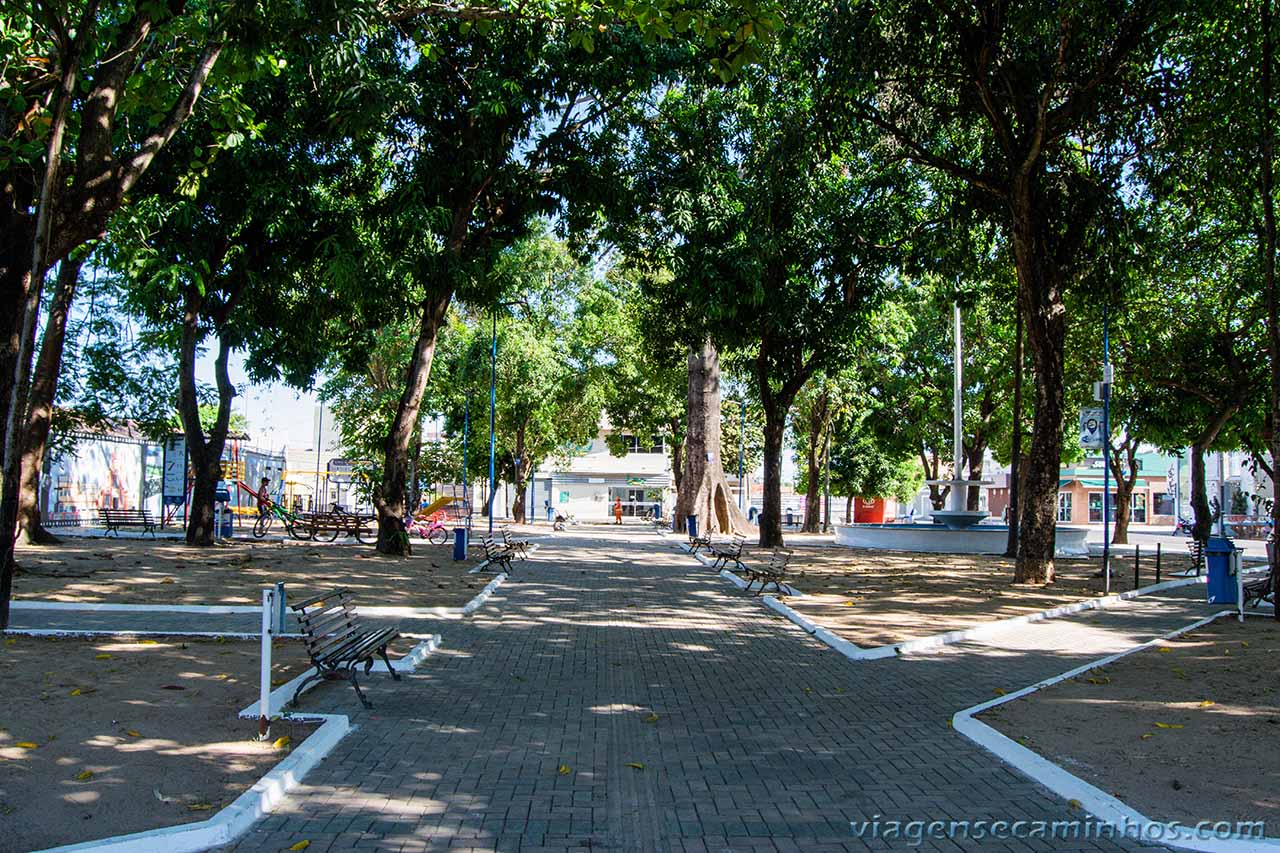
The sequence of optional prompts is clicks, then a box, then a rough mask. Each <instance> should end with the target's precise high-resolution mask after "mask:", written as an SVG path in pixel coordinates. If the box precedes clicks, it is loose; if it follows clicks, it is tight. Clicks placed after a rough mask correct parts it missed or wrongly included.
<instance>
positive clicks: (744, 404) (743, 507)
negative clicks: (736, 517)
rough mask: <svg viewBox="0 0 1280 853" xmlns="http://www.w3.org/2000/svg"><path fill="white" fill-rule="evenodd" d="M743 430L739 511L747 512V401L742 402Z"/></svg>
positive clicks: (739, 455) (740, 437)
mask: <svg viewBox="0 0 1280 853" xmlns="http://www.w3.org/2000/svg"><path fill="white" fill-rule="evenodd" d="M741 404H742V429H741V430H740V431H739V432H738V509H740V510H742V511H743V512H746V511H747V505H746V499H747V494H746V490H745V488H744V486H743V482H744V481H743V476H742V460H743V454H744V453H745V451H746V448H747V401H746V400H742V401H741Z"/></svg>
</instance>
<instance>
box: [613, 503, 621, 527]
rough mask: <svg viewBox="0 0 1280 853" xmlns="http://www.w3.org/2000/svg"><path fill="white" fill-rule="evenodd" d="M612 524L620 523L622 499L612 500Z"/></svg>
mask: <svg viewBox="0 0 1280 853" xmlns="http://www.w3.org/2000/svg"><path fill="white" fill-rule="evenodd" d="M613 523H614V524H621V523H622V498H614V499H613Z"/></svg>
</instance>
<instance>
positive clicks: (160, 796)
mask: <svg viewBox="0 0 1280 853" xmlns="http://www.w3.org/2000/svg"><path fill="white" fill-rule="evenodd" d="M151 793H153V794H155V795H156V799H157V800H159V801H160V802H162V803H172V802H173V797H166V796H165V795H164V794H162V793H160V789H159V788H156V789H155V790H153V791H152V792H151Z"/></svg>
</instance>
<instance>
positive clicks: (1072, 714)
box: [982, 618, 1280, 836]
mask: <svg viewBox="0 0 1280 853" xmlns="http://www.w3.org/2000/svg"><path fill="white" fill-rule="evenodd" d="M1277 656H1280V623H1276V622H1275V621H1274V620H1271V619H1262V618H1249V619H1248V620H1246V621H1245V623H1244V624H1243V625H1241V624H1240V623H1238V622H1237V621H1235V620H1234V619H1219V620H1218V621H1216V622H1213V623H1210V624H1209V625H1207V626H1205V627H1204V628H1202V629H1200V630H1199V631H1196V632H1194V633H1192V634H1187V635H1184V636H1183V637H1180V638H1178V639H1175V640H1171V641H1169V642H1167V643H1162V644H1160V645H1159V646H1157V647H1156V648H1154V649H1151V650H1148V651H1143V652H1139V653H1137V654H1134V655H1130V656H1129V657H1126V658H1122V659H1121V660H1119V661H1117V662H1115V663H1114V664H1112V665H1111V666H1108V667H1106V668H1105V669H1098V670H1093V671H1091V672H1089V673H1086V674H1084V675H1081V676H1079V677H1077V678H1075V679H1072V680H1069V681H1064V682H1062V683H1060V684H1055V685H1054V686H1053V687H1049V688H1046V689H1045V690H1041V691H1039V692H1037V693H1033V694H1031V695H1030V696H1028V697H1026V698H1023V699H1019V700H1017V701H1014V702H1010V703H1008V704H1006V705H1001V706H999V707H997V708H993V709H992V710H991V711H988V712H987V713H985V714H983V715H982V719H983V721H984V722H986V723H988V724H990V725H992V726H994V727H995V728H997V729H999V730H1000V731H1001V732H1003V733H1004V734H1005V735H1007V736H1008V737H1011V738H1013V739H1015V740H1017V741H1019V742H1021V743H1022V744H1024V745H1025V746H1027V747H1029V748H1030V749H1033V750H1035V751H1036V752H1039V753H1040V754H1042V755H1044V756H1045V757H1046V758H1049V759H1051V760H1053V761H1055V762H1057V763H1058V764H1060V765H1062V766H1063V767H1065V768H1066V769H1067V770H1068V771H1070V772H1072V773H1074V774H1076V775H1077V776H1080V777H1081V778H1083V779H1085V780H1087V781H1089V782H1091V783H1092V784H1094V785H1097V786H1098V787H1099V788H1101V789H1102V790H1104V791H1108V792H1111V793H1113V794H1115V796H1117V797H1119V798H1120V799H1121V800H1123V801H1124V802H1126V803H1128V804H1129V805H1130V806H1133V807H1134V808H1135V809H1137V810H1138V811H1139V812H1141V813H1143V814H1144V815H1146V816H1147V817H1149V818H1151V819H1152V820H1179V821H1182V822H1187V823H1195V822H1197V821H1200V820H1210V821H1218V820H1228V821H1237V820H1247V821H1254V820H1265V821H1267V824H1268V827H1267V829H1268V832H1267V834H1268V835H1272V836H1274V835H1277V834H1280V749H1277V748H1276V746H1277V743H1280V681H1277V680H1276V677H1275V665H1276V660H1277Z"/></svg>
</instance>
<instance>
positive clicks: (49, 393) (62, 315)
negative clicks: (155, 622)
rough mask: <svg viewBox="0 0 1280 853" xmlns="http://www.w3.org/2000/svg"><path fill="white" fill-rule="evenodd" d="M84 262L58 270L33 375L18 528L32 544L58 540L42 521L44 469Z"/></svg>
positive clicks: (67, 262)
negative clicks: (74, 303)
mask: <svg viewBox="0 0 1280 853" xmlns="http://www.w3.org/2000/svg"><path fill="white" fill-rule="evenodd" d="M82 265H83V262H82V261H79V260H72V259H71V258H68V259H66V260H65V261H63V262H62V266H61V267H60V268H59V270H58V280H57V285H56V287H55V290H54V294H53V302H52V303H51V304H50V306H49V320H48V322H47V323H46V324H45V330H44V340H43V341H42V342H41V344H40V356H39V359H38V360H37V361H36V367H35V373H34V374H32V380H31V392H30V394H29V395H28V399H27V417H26V429H25V435H24V436H23V448H22V483H21V489H20V492H19V495H18V526H19V528H20V529H21V531H22V533H23V536H24V538H25V540H26V541H27V542H28V543H30V544H52V543H55V542H57V541H58V538H57V537H56V536H53V535H52V534H50V533H49V532H48V531H46V530H45V529H44V527H43V525H42V524H41V519H40V472H41V470H42V468H43V467H44V455H45V449H46V448H47V447H48V444H49V431H50V429H51V427H52V426H53V403H54V400H55V399H56V398H57V395H58V375H59V373H60V372H61V370H62V351H63V343H64V342H65V340H66V334H67V316H68V315H69V314H70V311H71V303H72V300H74V299H75V292H76V284H77V283H78V282H79V280H80V268H81V266H82Z"/></svg>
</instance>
